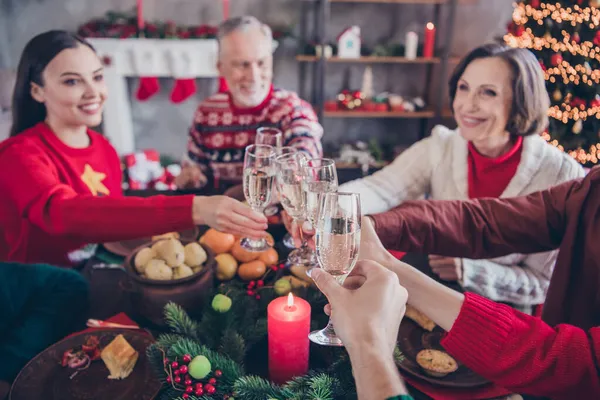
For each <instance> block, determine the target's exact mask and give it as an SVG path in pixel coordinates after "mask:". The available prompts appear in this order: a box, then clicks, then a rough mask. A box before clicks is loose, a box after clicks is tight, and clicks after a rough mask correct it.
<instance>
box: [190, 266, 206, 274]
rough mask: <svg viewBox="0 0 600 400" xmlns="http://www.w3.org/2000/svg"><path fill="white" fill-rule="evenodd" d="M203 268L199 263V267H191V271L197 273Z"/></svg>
mask: <svg viewBox="0 0 600 400" xmlns="http://www.w3.org/2000/svg"><path fill="white" fill-rule="evenodd" d="M203 269H204V265H200V266H199V267H194V268H192V271H194V273H195V274H197V273H198V272H200V271H202V270H203Z"/></svg>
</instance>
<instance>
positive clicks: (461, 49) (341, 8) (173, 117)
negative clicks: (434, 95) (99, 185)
mask: <svg viewBox="0 0 600 400" xmlns="http://www.w3.org/2000/svg"><path fill="white" fill-rule="evenodd" d="M301 1H303V0H231V1H230V4H231V6H230V7H231V8H230V11H231V15H232V16H235V15H241V14H251V15H255V16H257V17H259V18H260V19H262V20H263V21H265V22H267V23H269V24H271V25H294V26H296V25H297V24H298V22H299V19H300V12H299V10H300V3H301ZM144 3H145V7H146V9H145V16H146V17H147V19H160V20H169V19H170V20H173V21H175V22H178V23H185V24H197V23H213V24H216V23H218V22H219V21H220V19H221V2H220V1H219V0H145V1H144ZM134 4H135V1H133V0H102V1H99V0H0V68H2V67H10V68H14V67H16V64H17V63H18V57H19V54H20V52H21V50H22V48H23V46H24V45H25V43H26V42H27V41H28V40H29V39H30V38H31V37H32V36H34V35H35V34H37V33H40V32H43V31H45V30H48V29H59V28H62V29H75V28H76V27H77V26H78V25H80V24H81V23H83V22H86V21H87V20H89V19H91V18H94V17H99V16H102V15H104V13H105V12H106V11H108V10H125V9H129V8H131V7H133V6H134ZM432 10H433V6H430V5H410V4H409V5H390V4H343V3H342V4H335V3H334V4H332V7H331V20H330V23H329V24H328V27H327V29H328V34H329V35H328V36H329V37H330V39H331V40H334V39H335V37H336V36H337V34H338V33H339V32H341V31H342V30H343V29H344V28H345V27H347V26H349V25H351V24H358V25H360V26H361V29H362V35H363V40H364V41H365V42H366V43H367V44H368V45H370V46H373V45H375V44H377V43H379V42H380V41H385V40H388V39H393V40H397V41H401V40H402V38H403V37H404V34H405V32H406V31H407V30H408V29H417V30H422V28H421V27H422V26H423V25H424V24H425V22H427V21H428V20H429V19H431V18H432V17H431V15H432ZM511 12H512V2H511V1H510V0H478V1H474V2H472V4H468V5H460V6H459V8H458V11H457V16H456V25H455V27H456V28H455V32H454V41H453V45H452V49H451V54H452V55H455V56H461V55H463V54H464V53H465V52H467V51H468V50H469V49H471V48H473V47H475V46H477V45H479V44H482V43H484V42H486V41H488V40H492V39H493V38H495V37H498V36H499V35H502V34H503V33H504V32H505V29H506V23H507V22H508V21H509V20H510V17H511ZM444 19H445V14H444V13H442V20H444ZM438 29H439V30H440V31H441V32H443V31H444V26H443V25H442V26H439V27H438ZM296 46H297V43H296V41H295V40H293V39H292V40H291V39H287V40H284V41H283V43H281V46H280V47H279V49H278V50H277V52H276V56H275V58H276V60H275V84H276V85H279V86H282V87H285V88H288V89H291V90H297V89H298V64H297V62H296V61H295V59H294V56H295V54H296ZM346 70H348V71H349V73H350V83H351V86H352V87H353V88H360V85H361V80H362V72H363V70H364V65H355V66H347V65H341V64H335V65H330V66H329V67H328V71H327V76H326V88H327V95H328V96H330V97H332V96H334V95H335V94H336V93H337V92H338V91H339V90H341V89H342V85H343V77H344V75H345V73H346ZM373 75H374V77H375V80H374V89H375V91H376V92H381V91H384V90H385V91H393V92H396V93H399V94H401V95H426V93H424V87H425V85H424V83H425V79H426V78H425V68H424V66H422V65H379V64H376V65H374V66H373ZM439 75H440V71H439V69H436V70H435V72H434V74H433V76H434V78H433V80H434V84H435V83H437V82H438V81H439V80H440V79H443V81H442V82H443V83H444V82H445V80H446V78H444V77H441V76H439ZM308 76H309V79H310V74H309V75H308ZM161 84H162V88H163V90H162V92H161V94H160V95H158V96H155V97H154V98H152V99H151V100H150V101H148V102H146V103H139V102H137V101H136V100H135V99H134V98H133V97H132V102H133V113H134V123H135V131H136V143H137V146H138V147H139V148H147V147H154V148H157V149H159V150H160V151H161V152H163V153H166V154H170V155H173V156H179V155H180V154H181V152H182V151H183V149H184V146H185V141H186V132H187V129H188V126H189V123H190V119H191V116H192V114H193V111H194V108H195V105H196V103H197V102H198V101H199V100H200V99H201V98H202V97H204V96H206V95H207V94H209V93H211V92H212V91H214V90H215V82H213V80H199V81H198V88H199V91H198V94H197V96H196V98H192V99H191V100H189V101H187V102H186V103H183V104H180V105H173V104H171V103H170V102H169V98H168V95H169V92H170V90H171V87H172V82H171V81H170V80H168V79H166V80H163V81H161ZM130 87H131V90H132V93H133V90H135V87H136V82H135V81H131V82H130ZM307 87H310V83H309V86H307ZM157 116H159V117H158V118H157ZM448 123H450V124H451V121H448ZM323 124H324V127H325V138H324V141H325V143H326V144H332V143H340V142H341V141H346V140H354V139H359V138H362V139H365V138H369V137H377V138H378V139H379V140H380V141H381V142H382V143H384V144H388V143H389V144H400V145H402V144H408V143H410V142H412V141H414V140H415V139H416V138H417V135H418V128H419V125H418V121H413V120H393V119H389V120H377V119H373V120H368V119H326V120H325V121H324V122H323Z"/></svg>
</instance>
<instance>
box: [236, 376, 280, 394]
mask: <svg viewBox="0 0 600 400" xmlns="http://www.w3.org/2000/svg"><path fill="white" fill-rule="evenodd" d="M233 387H234V393H235V396H236V397H239V398H241V399H244V400H266V399H269V398H273V399H277V400H285V399H286V397H283V396H282V393H281V392H282V389H281V388H279V387H277V386H276V385H274V384H272V383H271V382H269V381H267V380H266V379H263V378H260V377H258V376H252V375H250V376H244V377H242V378H240V379H238V380H237V381H236V382H235V385H234V386H233Z"/></svg>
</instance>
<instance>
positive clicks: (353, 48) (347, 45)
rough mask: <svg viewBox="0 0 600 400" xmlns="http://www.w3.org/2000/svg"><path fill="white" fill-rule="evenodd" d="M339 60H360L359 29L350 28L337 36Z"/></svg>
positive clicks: (355, 27) (356, 27)
mask: <svg viewBox="0 0 600 400" xmlns="http://www.w3.org/2000/svg"><path fill="white" fill-rule="evenodd" d="M338 57H339V58H360V27H358V26H351V27H349V28H347V29H346V30H344V31H343V32H342V33H341V34H340V36H338Z"/></svg>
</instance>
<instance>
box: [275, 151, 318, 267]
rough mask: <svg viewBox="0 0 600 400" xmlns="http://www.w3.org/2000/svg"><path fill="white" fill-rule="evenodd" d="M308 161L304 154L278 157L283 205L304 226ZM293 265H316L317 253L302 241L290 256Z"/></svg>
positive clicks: (280, 192) (296, 221)
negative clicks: (306, 167) (305, 164)
mask: <svg viewBox="0 0 600 400" xmlns="http://www.w3.org/2000/svg"><path fill="white" fill-rule="evenodd" d="M305 160H306V156H305V155H304V154H303V153H298V152H296V153H291V154H283V155H280V156H279V157H277V159H276V164H277V189H278V191H279V198H280V200H281V205H282V206H283V208H284V209H285V211H286V212H287V213H288V215H289V216H290V217H292V219H293V220H294V222H295V223H296V224H299V225H302V222H303V221H304V219H305V215H306V201H305V194H304V192H303V190H302V189H303V187H302V185H303V182H302V181H303V176H302V163H303V162H304V161H305ZM288 262H289V263H291V264H292V265H314V264H316V262H317V259H316V256H315V253H314V252H313V251H312V250H311V249H310V248H309V247H308V245H307V242H306V240H304V239H303V240H302V247H301V248H299V249H296V250H294V251H292V252H291V253H290V254H289V256H288Z"/></svg>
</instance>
